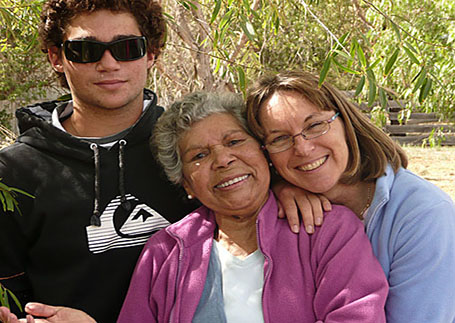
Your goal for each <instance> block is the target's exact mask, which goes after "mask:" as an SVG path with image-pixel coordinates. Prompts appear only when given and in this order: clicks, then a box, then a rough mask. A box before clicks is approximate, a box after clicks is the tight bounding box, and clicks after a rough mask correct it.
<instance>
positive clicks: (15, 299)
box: [6, 289, 24, 312]
mask: <svg viewBox="0 0 455 323" xmlns="http://www.w3.org/2000/svg"><path fill="white" fill-rule="evenodd" d="M6 291H7V292H8V294H9V296H11V298H12V299H13V301H14V303H16V306H17V307H18V308H19V310H20V311H21V312H23V311H24V310H23V309H22V305H21V303H20V302H19V300H18V299H17V297H16V295H14V294H13V292H12V291H10V290H9V289H6Z"/></svg>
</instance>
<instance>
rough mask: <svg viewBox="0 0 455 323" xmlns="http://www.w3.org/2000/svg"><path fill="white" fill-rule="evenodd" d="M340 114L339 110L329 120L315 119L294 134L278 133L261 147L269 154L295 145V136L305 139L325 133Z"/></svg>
mask: <svg viewBox="0 0 455 323" xmlns="http://www.w3.org/2000/svg"><path fill="white" fill-rule="evenodd" d="M339 115H340V113H339V112H337V113H335V115H334V116H333V117H331V118H330V119H329V120H324V121H317V122H313V123H312V124H310V125H309V126H308V127H305V128H304V129H303V130H302V131H301V132H299V133H298V134H296V135H284V134H283V135H279V136H277V137H276V138H273V139H272V140H271V141H270V142H268V143H266V144H265V145H264V146H263V147H265V148H266V149H267V151H268V152H269V153H271V154H275V153H280V152H282V151H285V150H288V149H289V148H291V147H292V146H294V145H295V137H298V136H302V137H303V139H305V140H310V139H314V138H317V137H320V136H322V135H324V134H326V133H327V132H328V131H329V130H330V124H331V123H332V122H333V121H334V120H335V119H336V118H337V117H338V116H339Z"/></svg>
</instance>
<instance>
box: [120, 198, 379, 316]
mask: <svg viewBox="0 0 455 323" xmlns="http://www.w3.org/2000/svg"><path fill="white" fill-rule="evenodd" d="M324 219H325V220H324V225H323V226H322V227H321V228H317V229H316V232H315V233H314V234H313V235H307V234H306V233H304V232H303V229H302V233H300V234H294V233H292V232H291V231H290V229H289V227H288V224H287V221H286V220H281V219H278V218H277V205H276V201H275V198H274V196H273V194H272V193H270V197H269V199H268V201H267V202H266V204H265V205H264V206H263V208H262V210H261V212H260V214H259V216H258V220H257V232H258V243H259V246H260V249H261V251H262V253H263V254H264V257H265V264H264V275H265V277H264V288H263V293H262V308H263V314H264V320H265V322H280V323H284V322H362V323H367V322H372V323H373V322H374V323H380V322H385V314H384V304H385V300H386V297H387V292H388V286H387V280H386V278H385V276H384V273H383V271H382V269H381V266H380V265H379V263H378V261H377V260H376V258H375V257H374V255H373V252H372V250H371V246H370V242H369V241H368V238H367V236H366V235H365V233H364V227H363V224H362V223H361V222H360V221H359V220H358V219H357V218H356V216H355V215H354V214H353V213H352V212H351V211H350V210H349V209H347V208H345V207H343V206H336V205H334V206H333V210H332V211H331V212H328V213H326V214H325V218H324ZM214 230H215V218H214V215H213V213H212V212H211V211H210V210H209V209H207V208H205V207H200V208H199V209H197V210H195V211H194V212H193V213H190V214H189V215H188V216H186V217H185V218H184V219H182V220H181V221H179V222H177V223H175V224H173V225H170V226H169V227H167V228H166V229H164V230H161V231H160V232H158V233H157V234H155V235H154V236H152V238H150V240H149V241H148V243H147V244H146V246H145V247H144V250H143V252H142V255H141V257H140V258H139V261H138V263H137V265H136V269H135V271H134V274H133V277H132V280H131V284H130V287H129V290H128V294H127V296H126V299H125V302H124V304H123V307H122V310H121V313H120V316H119V320H118V322H128V323H130V322H175V323H182V322H191V319H192V318H193V315H194V313H195V310H196V308H197V306H198V303H199V299H200V297H201V295H202V291H203V289H204V283H205V276H206V273H207V268H208V264H209V258H210V251H211V248H212V241H213V233H214Z"/></svg>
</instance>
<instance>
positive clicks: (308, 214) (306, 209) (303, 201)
mask: <svg viewBox="0 0 455 323" xmlns="http://www.w3.org/2000/svg"><path fill="white" fill-rule="evenodd" d="M296 203H297V204H298V207H299V210H300V214H302V219H303V224H304V226H305V231H306V232H307V233H309V234H312V233H314V226H315V225H320V222H321V218H322V205H321V202H320V201H319V198H317V196H315V195H306V196H305V197H301V198H299V199H297V200H296Z"/></svg>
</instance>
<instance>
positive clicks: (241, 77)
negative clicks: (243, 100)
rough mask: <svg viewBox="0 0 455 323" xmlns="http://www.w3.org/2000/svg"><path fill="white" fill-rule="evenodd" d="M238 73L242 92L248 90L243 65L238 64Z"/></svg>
mask: <svg viewBox="0 0 455 323" xmlns="http://www.w3.org/2000/svg"><path fill="white" fill-rule="evenodd" d="M237 74H238V77H239V86H240V89H241V90H242V92H245V90H246V82H245V71H244V70H243V68H242V67H241V66H237Z"/></svg>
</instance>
